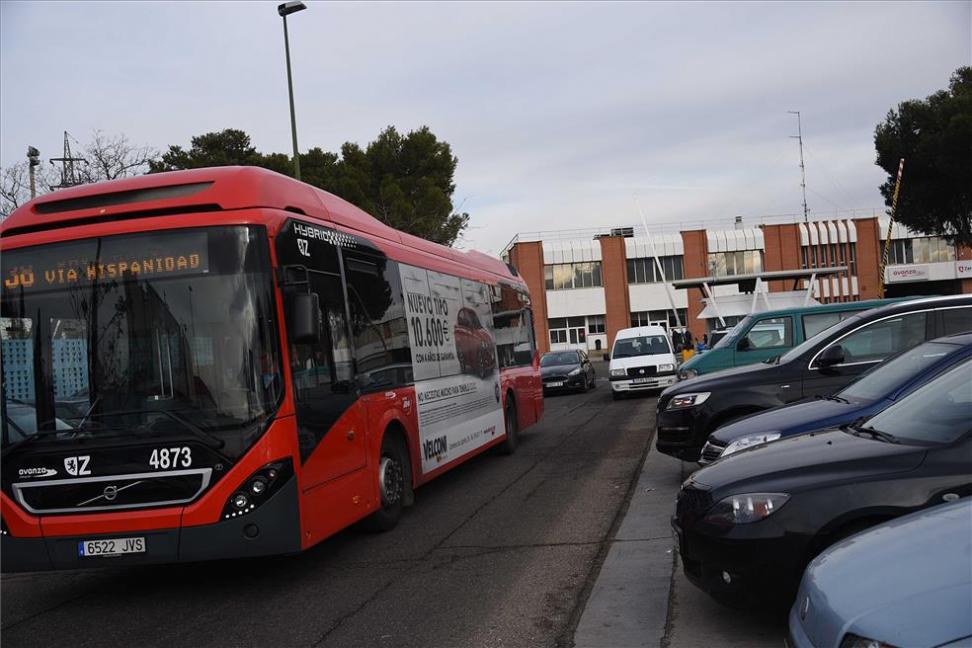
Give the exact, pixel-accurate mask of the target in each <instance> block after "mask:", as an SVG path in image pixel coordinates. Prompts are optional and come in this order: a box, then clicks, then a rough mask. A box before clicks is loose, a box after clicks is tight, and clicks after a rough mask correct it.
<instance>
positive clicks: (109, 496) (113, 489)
mask: <svg viewBox="0 0 972 648" xmlns="http://www.w3.org/2000/svg"><path fill="white" fill-rule="evenodd" d="M103 495H104V496H105V499H106V500H108V501H109V502H112V501H114V499H115V498H116V497H118V487H117V486H115V485H114V484H113V485H111V486H105V491H104V493H103Z"/></svg>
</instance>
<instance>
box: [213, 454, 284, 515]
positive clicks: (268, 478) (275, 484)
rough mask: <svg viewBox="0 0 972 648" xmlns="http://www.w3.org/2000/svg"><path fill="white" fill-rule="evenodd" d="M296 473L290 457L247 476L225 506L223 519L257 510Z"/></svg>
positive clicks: (269, 464)
mask: <svg viewBox="0 0 972 648" xmlns="http://www.w3.org/2000/svg"><path fill="white" fill-rule="evenodd" d="M293 474H294V466H293V464H292V463H291V462H290V459H284V460H281V461H274V462H273V463H268V464H267V465H265V466H263V467H262V468H260V469H259V470H257V471H256V472H254V473H253V474H252V475H250V476H249V477H247V478H246V479H245V480H244V481H243V483H242V484H240V487H239V488H237V489H236V490H235V491H234V492H233V494H232V495H230V496H229V499H228V500H227V501H226V506H224V507H223V519H224V520H229V519H230V518H235V517H240V516H241V515H246V514H247V513H251V512H253V511H255V510H256V509H257V508H259V506H260V505H261V504H263V503H264V502H266V501H267V500H268V499H270V498H271V497H272V496H273V494H274V493H276V492H277V491H278V490H280V487H281V486H283V485H284V484H285V483H287V480H288V479H290V476H291V475H293Z"/></svg>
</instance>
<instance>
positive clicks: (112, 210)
mask: <svg viewBox="0 0 972 648" xmlns="http://www.w3.org/2000/svg"><path fill="white" fill-rule="evenodd" d="M261 207H263V208H271V209H279V210H283V211H289V212H293V213H295V214H302V215H305V216H308V217H310V218H311V219H314V220H317V221H321V222H324V223H331V224H336V225H339V226H341V228H342V229H346V230H351V231H353V232H355V233H359V234H360V235H362V236H364V237H365V238H368V239H372V240H374V239H382V240H384V241H388V242H390V243H393V244H397V246H403V247H406V248H411V249H412V250H414V251H417V252H424V253H427V254H432V255H434V256H437V257H444V258H446V259H450V260H452V261H454V262H456V263H459V264H462V265H467V266H473V267H476V268H478V269H480V270H485V271H488V272H491V273H493V274H497V275H500V276H505V277H509V278H514V277H516V278H515V279H514V281H515V283H523V282H522V279H520V278H519V277H518V275H517V274H516V273H515V271H514V270H513V269H512V268H511V267H510V266H507V265H506V264H505V263H503V261H501V260H500V259H497V258H495V257H491V256H489V255H487V254H483V253H482V252H476V251H468V252H462V251H459V250H454V249H452V248H450V247H447V246H445V245H440V244H438V243H433V242H431V241H427V240H425V239H423V238H419V237H417V236H413V235H411V234H406V233H405V232H400V231H398V230H396V229H394V228H392V227H390V226H388V225H386V224H385V223H382V222H381V221H380V220H378V219H377V218H375V217H373V216H371V215H370V214H368V213H367V212H365V211H363V210H361V209H359V208H358V207H356V206H354V205H352V204H351V203H349V202H348V201H346V200H344V199H342V198H339V197H337V196H335V195H334V194H331V193H328V192H326V191H324V190H322V189H318V188H317V187H313V186H311V185H309V184H306V183H304V182H300V181H298V180H294V179H293V178H289V177H287V176H284V175H281V174H279V173H276V172H274V171H270V170H268V169H262V168H259V167H241V166H227V167H209V168H204V169H191V170H188V171H170V172H167V173H156V174H150V175H142V176H134V177H131V178H123V179H120V180H111V181H108V182H99V183H95V184H85V185H79V186H77V187H71V188H69V189H61V190H59V191H56V192H53V193H50V194H47V195H44V196H41V197H39V198H36V199H34V200H32V201H30V202H28V203H26V204H24V205H22V206H20V207H18V208H17V209H16V210H14V211H13V213H11V214H10V216H9V217H7V218H6V219H5V220H4V221H3V222H2V223H0V237H3V238H6V237H10V236H16V235H18V234H27V233H32V232H41V231H46V230H52V229H58V228H61V227H71V226H73V225H89V224H94V223H101V222H108V221H117V220H122V219H134V218H144V217H148V216H165V215H173V214H180V213H186V214H188V213H198V212H201V211H204V212H212V211H229V210H236V209H252V208H261ZM376 242H377V241H376Z"/></svg>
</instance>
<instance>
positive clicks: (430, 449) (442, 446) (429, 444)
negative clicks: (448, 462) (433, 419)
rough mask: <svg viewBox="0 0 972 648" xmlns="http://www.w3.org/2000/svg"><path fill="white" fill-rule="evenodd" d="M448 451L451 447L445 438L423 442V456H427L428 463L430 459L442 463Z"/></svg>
mask: <svg viewBox="0 0 972 648" xmlns="http://www.w3.org/2000/svg"><path fill="white" fill-rule="evenodd" d="M448 449H449V445H448V443H447V442H446V438H445V437H444V436H440V437H436V438H434V439H429V440H427V441H423V442H422V454H423V455H425V460H426V461H429V460H430V459H435V460H436V461H442V456H443V455H444V454H445V453H446V451H448Z"/></svg>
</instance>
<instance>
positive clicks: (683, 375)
mask: <svg viewBox="0 0 972 648" xmlns="http://www.w3.org/2000/svg"><path fill="white" fill-rule="evenodd" d="M698 375H699V372H698V371H696V370H695V369H679V371H678V379H679V380H688V379H689V378H695V377H696V376H698Z"/></svg>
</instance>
